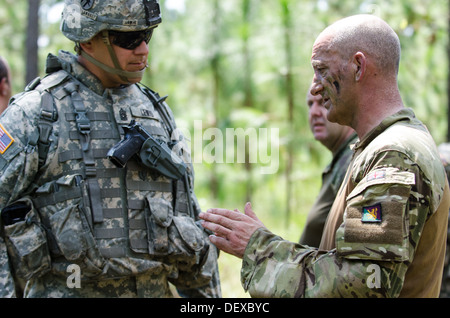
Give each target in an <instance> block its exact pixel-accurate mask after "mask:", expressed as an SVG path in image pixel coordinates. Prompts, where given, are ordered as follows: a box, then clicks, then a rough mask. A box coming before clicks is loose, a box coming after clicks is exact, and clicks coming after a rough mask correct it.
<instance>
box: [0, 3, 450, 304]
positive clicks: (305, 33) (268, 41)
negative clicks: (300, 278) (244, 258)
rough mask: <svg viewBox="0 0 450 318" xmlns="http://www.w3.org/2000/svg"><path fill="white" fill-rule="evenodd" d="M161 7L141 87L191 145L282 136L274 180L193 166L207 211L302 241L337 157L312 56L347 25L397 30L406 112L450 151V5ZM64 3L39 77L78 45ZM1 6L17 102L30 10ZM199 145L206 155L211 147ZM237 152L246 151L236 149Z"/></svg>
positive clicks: (230, 280) (45, 43) (243, 169)
mask: <svg viewBox="0 0 450 318" xmlns="http://www.w3.org/2000/svg"><path fill="white" fill-rule="evenodd" d="M160 1H161V5H162V10H163V24H162V25H161V26H160V27H158V29H157V30H156V32H155V34H154V37H153V39H152V42H151V44H150V58H149V60H150V69H149V70H148V72H147V73H146V75H145V77H144V80H143V82H144V83H145V84H147V85H149V86H150V87H152V88H154V89H155V90H156V91H158V92H160V93H161V94H163V95H166V94H168V95H169V99H168V103H169V104H170V105H171V107H172V109H173V111H174V113H175V116H176V117H177V120H178V125H179V126H180V127H182V128H184V129H187V130H188V131H190V132H191V138H193V137H194V130H195V125H194V123H195V121H201V123H202V131H201V132H200V137H201V138H203V137H205V135H203V133H204V132H205V131H206V130H207V129H209V128H219V129H220V130H221V131H222V132H223V133H224V135H225V130H226V129H227V128H244V129H248V128H253V129H255V130H256V131H258V129H260V128H266V129H278V131H279V140H278V147H279V169H278V171H277V172H276V173H274V174H261V173H260V170H259V169H260V168H261V166H262V164H261V163H253V164H245V163H207V162H204V161H203V162H199V163H195V169H196V193H197V195H198V198H199V201H200V203H201V205H202V208H203V209H207V208H209V207H219V206H220V207H226V208H230V209H235V208H238V209H240V210H241V211H242V210H243V207H244V203H245V201H246V200H251V201H252V203H253V207H254V209H255V211H256V212H257V213H258V215H259V216H260V218H261V219H262V220H263V221H264V222H265V224H266V225H267V226H268V227H269V228H270V229H272V230H273V231H274V232H276V233H277V234H280V235H281V236H283V237H285V238H286V239H289V240H297V239H298V238H299V237H300V234H301V229H302V227H303V224H304V221H305V218H306V215H307V213H308V209H309V207H310V206H311V204H312V203H313V200H314V197H315V195H316V194H317V192H318V189H319V187H320V174H321V170H322V169H323V168H324V166H325V165H326V164H327V162H328V161H329V160H330V158H331V157H330V154H329V153H328V151H327V150H326V149H325V148H324V147H323V146H321V145H320V144H318V143H317V142H316V141H314V139H313V137H312V135H311V133H310V130H309V127H308V121H307V108H306V105H305V98H306V92H307V90H308V87H309V85H310V82H311V79H312V68H311V66H310V55H311V47H312V45H313V43H314V40H315V38H316V36H317V35H318V34H319V33H320V32H321V30H322V29H323V28H324V27H326V26H327V25H329V24H330V23H332V22H334V21H336V20H338V19H340V18H342V17H345V16H348V15H353V14H358V13H371V14H376V15H379V16H380V17H382V18H383V19H385V20H386V21H387V22H388V23H389V24H390V25H391V26H392V27H393V28H394V29H395V30H396V32H397V33H398V34H399V36H400V39H401V41H402V47H403V56H402V64H401V69H400V75H399V86H400V90H401V92H402V95H403V98H404V101H405V104H406V105H407V106H408V107H411V108H413V109H414V110H415V112H416V114H417V115H418V117H419V118H420V119H422V120H423V121H424V122H425V123H426V124H427V125H428V127H429V129H430V131H431V133H432V134H433V135H434V137H435V139H436V141H437V142H438V143H440V142H443V141H445V138H446V137H445V136H446V133H447V120H446V118H447V91H446V89H447V76H448V69H449V67H448V56H447V43H448V32H447V23H448V1H446V0H445V1H444V0H401V1H398V0H396V1H393V0H361V1H354V0H271V1H258V0H230V1H220V0H210V1H205V0H160ZM58 3H61V1H55V0H41V12H40V14H41V15H40V16H41V27H40V32H41V34H42V37H41V39H40V40H41V41H40V43H41V47H40V52H39V56H40V68H39V69H40V70H42V73H41V75H43V70H44V63H45V57H46V55H47V54H48V53H49V52H51V53H56V52H57V51H58V50H60V49H64V50H67V51H73V43H71V42H70V41H68V40H67V39H65V38H64V37H63V36H62V35H61V33H60V32H59V20H58V19H55V15H58V14H60V13H58V11H57V10H54V9H55V8H58V7H57V6H56V5H57V4H58ZM183 4H184V6H183ZM0 5H1V7H2V8H3V10H2V11H1V12H0V30H1V32H2V35H3V36H2V37H1V38H0V47H1V48H2V49H1V50H0V55H3V56H5V57H6V58H7V59H8V60H9V61H10V64H11V66H12V70H13V81H14V91H15V92H19V91H21V90H22V89H23V87H24V85H25V83H24V82H23V78H24V74H25V71H24V65H25V63H24V61H23V57H24V56H25V54H24V41H25V34H24V32H25V27H26V12H27V0H15V1H12V0H0ZM173 5H179V8H178V9H176V8H175V7H174V6H173ZM180 5H181V6H180ZM51 12H52V13H51ZM50 13H51V14H50ZM288 41H289V45H288ZM288 78H289V79H290V80H291V81H292V82H291V84H292V86H291V87H289V86H288V85H287V83H288ZM289 94H291V96H292V100H293V104H289V100H288V96H290V95H289ZM290 106H291V108H289V107H290ZM290 120H291V121H290ZM201 142H202V146H203V147H207V146H208V145H210V146H211V143H212V142H213V140H212V139H209V138H205V139H204V140H202V141H201ZM250 146H251V145H248V144H247V146H246V147H247V148H246V149H247V150H246V154H247V155H249V151H251V149H252V148H251V147H250ZM228 147H233V148H234V149H233V150H234V151H237V150H238V149H236V144H232V145H228ZM268 149H270V147H269V146H268ZM240 150H241V151H244V149H240ZM224 151H225V152H227V151H231V149H224ZM289 160H291V161H289ZM289 162H292V166H291V165H290V164H289ZM286 171H288V172H289V175H287V173H286ZM288 194H289V196H288ZM287 212H290V213H289V214H287ZM288 215H289V220H286V218H287V216H288ZM220 266H221V272H222V280H223V281H224V283H223V284H224V296H226V297H235V296H238V297H240V296H243V293H241V288H240V286H239V266H240V262H239V261H238V260H236V259H234V258H232V257H229V256H224V255H223V253H222V256H221V265H220Z"/></svg>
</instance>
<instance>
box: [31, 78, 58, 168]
mask: <svg viewBox="0 0 450 318" xmlns="http://www.w3.org/2000/svg"><path fill="white" fill-rule="evenodd" d="M40 84H41V78H40V77H37V78H36V79H34V80H33V81H31V82H30V84H28V85H27V86H26V88H25V91H31V90H35V89H37V90H38V91H40V92H41V104H40V114H39V121H38V124H39V126H38V129H39V135H38V136H33V137H32V138H31V139H30V140H29V141H28V145H29V146H31V147H32V148H36V146H37V149H38V154H39V166H38V167H39V168H41V167H42V166H43V165H44V164H45V161H46V160H47V155H48V151H49V147H50V143H49V138H50V135H51V133H52V130H53V123H54V122H55V121H56V120H57V119H58V111H57V110H56V107H55V105H54V102H53V96H52V95H51V93H50V91H49V89H47V88H46V87H45V86H42V85H41V86H42V88H41V87H38V86H39V85H40Z"/></svg>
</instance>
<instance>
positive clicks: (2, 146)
mask: <svg viewBox="0 0 450 318" xmlns="http://www.w3.org/2000/svg"><path fill="white" fill-rule="evenodd" d="M13 142H14V138H12V137H11V135H10V134H9V133H8V132H7V131H6V129H5V128H4V127H3V126H2V124H0V154H4V153H5V151H6V150H7V149H8V148H9V147H10V146H11V145H12V144H13Z"/></svg>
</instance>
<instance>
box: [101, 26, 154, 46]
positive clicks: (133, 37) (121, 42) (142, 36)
mask: <svg viewBox="0 0 450 318" xmlns="http://www.w3.org/2000/svg"><path fill="white" fill-rule="evenodd" d="M108 33H109V35H110V36H111V42H112V44H114V45H117V46H119V47H121V48H123V49H127V50H134V49H135V48H137V47H138V46H139V45H141V43H142V41H145V43H147V44H148V43H149V42H150V39H151V38H152V35H153V28H152V29H147V30H144V31H134V32H120V31H108Z"/></svg>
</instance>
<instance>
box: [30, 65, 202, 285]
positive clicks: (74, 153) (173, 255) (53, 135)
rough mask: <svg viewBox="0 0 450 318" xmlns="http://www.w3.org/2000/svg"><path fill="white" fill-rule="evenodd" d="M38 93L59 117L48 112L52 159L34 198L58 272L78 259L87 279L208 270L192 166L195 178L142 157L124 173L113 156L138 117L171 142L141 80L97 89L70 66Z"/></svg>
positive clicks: (45, 126)
mask: <svg viewBox="0 0 450 318" xmlns="http://www.w3.org/2000/svg"><path fill="white" fill-rule="evenodd" d="M54 82H57V84H55V83H54ZM37 89H38V90H41V91H42V92H43V93H42V97H43V98H42V103H43V105H42V113H43V114H47V115H48V113H49V108H50V106H49V105H51V107H54V112H53V115H52V116H47V117H50V118H53V120H51V121H45V120H43V119H42V118H41V124H40V125H41V128H42V129H41V139H42V135H43V134H44V135H48V139H49V140H48V142H47V143H45V140H41V145H40V150H41V149H44V148H45V147H47V148H46V151H47V150H48V155H47V156H46V157H47V158H46V160H45V158H41V161H42V164H43V166H42V168H41V169H40V172H39V174H38V180H37V182H36V183H37V186H36V190H35V195H33V203H34V207H35V209H36V210H37V211H38V214H39V217H40V221H41V223H42V227H43V228H44V229H45V232H46V234H47V244H48V249H49V251H50V255H51V259H52V265H51V267H52V269H53V271H54V272H56V273H62V274H63V275H67V272H66V269H67V265H68V264H73V263H75V264H78V265H79V266H80V267H81V272H82V278H84V279H91V278H97V277H104V276H107V277H123V276H128V275H136V274H139V273H142V272H145V271H149V270H155V271H160V270H161V268H162V267H164V268H169V267H170V268H172V273H171V275H172V277H176V276H177V275H178V271H179V270H181V271H183V270H186V271H188V270H191V269H192V266H199V267H201V265H202V264H201V263H202V262H203V261H204V259H205V258H206V254H208V246H209V244H208V243H207V241H206V240H207V236H206V235H205V233H204V232H203V231H202V230H201V229H200V227H199V226H197V224H196V223H195V215H193V213H194V212H193V210H194V209H195V208H194V206H192V205H191V206H189V205H188V202H190V198H189V197H188V196H190V188H191V186H192V184H190V183H191V182H192V169H191V167H188V173H189V177H188V178H186V180H187V182H189V184H187V182H185V180H183V179H181V180H171V179H168V178H166V177H164V176H162V175H160V174H158V173H157V172H155V171H153V170H151V169H150V168H147V167H145V166H144V165H142V164H140V163H139V162H138V160H137V159H131V160H130V161H129V163H128V165H127V166H126V167H125V168H123V169H119V168H117V167H116V166H114V165H113V164H112V163H111V162H110V161H109V160H108V159H107V158H106V154H107V152H108V150H109V149H110V148H111V147H113V146H114V145H115V144H117V143H118V142H119V141H120V140H121V138H122V135H123V129H122V126H125V125H128V124H129V123H130V121H131V120H133V119H134V120H136V122H138V123H140V124H141V125H142V126H143V127H144V128H145V129H146V130H147V131H148V132H150V133H151V134H152V135H153V136H154V137H155V138H156V139H159V140H162V141H165V142H169V141H170V140H171V136H170V133H171V132H170V131H169V130H168V128H167V125H166V124H165V122H164V120H163V118H162V117H161V114H160V112H159V111H158V109H157V108H156V107H155V105H154V103H152V102H151V101H150V100H149V98H148V96H146V95H145V94H144V93H143V92H142V91H141V89H140V88H139V87H138V86H137V85H133V86H130V87H127V88H123V89H120V90H113V89H112V90H107V91H105V94H104V95H103V96H100V95H95V94H94V93H93V92H92V91H91V90H89V89H88V88H87V87H86V86H84V85H83V84H82V83H80V82H79V81H77V80H76V79H75V78H73V77H72V76H70V75H69V74H68V73H67V72H65V71H63V70H60V71H58V72H56V73H54V74H51V75H50V76H48V77H46V78H44V79H43V80H42V83H40V84H39V86H37ZM49 93H50V94H51V98H49V96H50V94H49ZM49 101H51V104H49ZM55 112H56V113H57V119H56V116H55ZM41 117H42V116H41ZM43 145H45V147H44V146H43Z"/></svg>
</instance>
